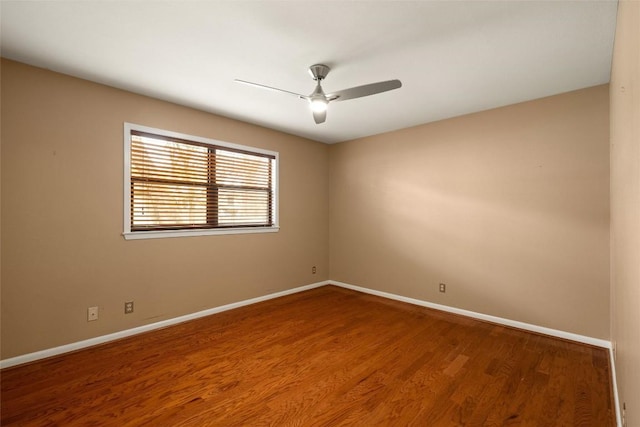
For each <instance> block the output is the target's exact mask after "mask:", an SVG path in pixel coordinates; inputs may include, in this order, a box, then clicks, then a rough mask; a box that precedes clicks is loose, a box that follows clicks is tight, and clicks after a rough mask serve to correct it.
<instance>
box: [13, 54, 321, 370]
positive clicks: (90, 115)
mask: <svg viewBox="0 0 640 427" xmlns="http://www.w3.org/2000/svg"><path fill="white" fill-rule="evenodd" d="M125 121H128V122H132V123H137V124H142V125H146V126H152V127H158V128H162V129H167V130H171V131H177V132H183V133H187V134H191V135H197V136H204V137H208V138H213V139H219V140H224V141H228V142H233V143H239V144H245V145H251V146H255V147H261V148H265V149H269V150H275V151H278V152H279V153H280V184H281V185H280V225H281V230H280V232H278V233H267V234H245V235H226V236H207V237H189V238H171V239H152V240H137V241H125V240H124V238H123V237H122V236H121V233H122V231H123V122H125ZM327 162H328V147H327V146H326V145H325V144H321V143H317V142H312V141H308V140H305V139H302V138H298V137H294V136H291V135H286V134H283V133H280V132H275V131H271V130H267V129H264V128H260V127H257V126H253V125H249V124H245V123H241V122H237V121H234V120H230V119H226V118H222V117H218V116H215V115H212V114H207V113H204V112H200V111H196V110H193V109H189V108H185V107H181V106H178V105H175V104H171V103H167V102H163V101H159V100H154V99H151V98H146V97H143V96H139V95H135V94H132V93H128V92H124V91H120V90H116V89H113V88H109V87H106V86H101V85H98V84H94V83H91V82H87V81H84V80H79V79H75V78H72V77H68V76H64V75H60V74H56V73H52V72H49V71H46V70H42V69H38V68H33V67H29V66H26V65H23V64H19V63H16V62H11V61H6V60H3V61H2V337H1V338H2V358H3V359H6V358H9V357H13V356H16V355H21V354H25V353H29V352H33V351H36V350H42V349H47V348H51V347H54V346H58V345H63V344H67V343H71V342H75V341H79V340H83V339H87V338H91V337H96V336H100V335H104V334H107V333H111V332H115V331H120V330H124V329H128V328H132V327H136V326H140V325H143V324H148V323H152V322H157V321H160V320H163V319H168V318H173V317H176V316H180V315H183V314H187V313H192V312H196V311H199V310H203V309H207V308H211V307H215V306H220V305H223V304H227V303H231V302H236V301H240V300H244V299H248V298H252V297H257V296H261V295H265V294H269V293H272V292H276V291H281V290H285V289H290V288H294V287H297V286H301V285H307V284H310V283H314V282H318V281H322V280H326V279H328V278H329V275H328V273H329V270H328V252H327V250H328V207H327V206H328V177H327V170H328V163H327ZM313 265H315V266H317V269H318V273H317V274H315V275H313V274H311V267H312V266H313ZM126 300H134V301H135V313H134V314H132V315H127V316H125V315H124V314H123V304H124V301H126ZM94 305H97V306H99V308H100V319H99V320H98V321H96V322H91V323H88V322H87V321H86V310H87V307H89V306H94Z"/></svg>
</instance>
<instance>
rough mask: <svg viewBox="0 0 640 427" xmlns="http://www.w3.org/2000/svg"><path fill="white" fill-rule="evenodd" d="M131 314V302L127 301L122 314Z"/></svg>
mask: <svg viewBox="0 0 640 427" xmlns="http://www.w3.org/2000/svg"><path fill="white" fill-rule="evenodd" d="M131 313H133V301H127V302H125V303H124V314H131Z"/></svg>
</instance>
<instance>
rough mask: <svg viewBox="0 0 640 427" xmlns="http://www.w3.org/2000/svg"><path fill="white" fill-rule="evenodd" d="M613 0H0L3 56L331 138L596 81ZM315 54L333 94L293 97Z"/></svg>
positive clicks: (606, 69) (605, 57)
mask: <svg viewBox="0 0 640 427" xmlns="http://www.w3.org/2000/svg"><path fill="white" fill-rule="evenodd" d="M616 9H617V2H615V1H586V0H582V1H413V2H405V1H340V2H339V1H84V2H82V1H60V0H58V1H6V0H3V1H2V3H1V11H0V12H1V19H2V21H1V24H2V28H1V31H2V45H1V49H2V56H4V57H7V58H10V59H14V60H17V61H21V62H25V63H27V64H32V65H36V66H39V67H44V68H48V69H51V70H54V71H58V72H61V73H65V74H70V75H72V76H77V77H81V78H84V79H88V80H92V81H96V82H99V83H104V84H107V85H110V86H114V87H117V88H122V89H126V90H129V91H132V92H137V93H140V94H144V95H149V96H152V97H155V98H160V99H164V100H167V101H172V102H176V103H179V104H183V105H187V106H191V107H195V108H198V109H201V110H205V111H209V112H212V113H216V114H220V115H223V116H227V117H232V118H236V119H240V120H243V121H247V122H250V123H256V124H259V125H262V126H266V127H269V128H273V129H277V130H280V131H283V132H287V133H292V134H295V135H300V136H303V137H307V138H310V139H313V140H316V141H322V142H327V143H334V142H339V141H345V140H349V139H353V138H357V137H362V136H367V135H373V134H378V133H382V132H386V131H390V130H395V129H400V128H405V127H410V126H415V125H419V124H423V123H427V122H431V121H435V120H440V119H444V118H448V117H454V116H459V115H462V114H466V113H471V112H475V111H481V110H486V109H489V108H494V107H498V106H502V105H508V104H513V103H516V102H522V101H526V100H531V99H536V98H541V97H544V96H548V95H553V94H558V93H562V92H567V91H571V90H575V89H580V88H584V87H589V86H594V85H598V84H603V83H607V82H609V76H610V68H611V55H612V48H613V37H614V32H615V20H616ZM314 63H325V64H327V65H329V66H331V68H332V71H331V73H330V74H329V76H328V77H327V79H326V80H325V81H324V82H323V87H324V89H325V92H327V93H328V92H335V91H337V90H340V89H345V88H348V87H351V86H358V85H362V84H366V83H372V82H376V81H380V80H389V79H400V80H401V81H402V84H403V87H402V88H400V89H398V90H394V91H391V92H386V93H383V94H378V95H374V96H369V97H366V98H360V99H354V100H349V101H345V102H334V103H332V104H331V105H330V106H329V111H328V116H327V121H326V122H325V123H323V124H320V125H316V124H315V123H314V121H313V119H312V116H311V112H310V110H309V107H308V105H307V103H306V101H303V100H300V99H296V98H295V97H293V96H287V95H286V94H282V93H277V92H274V91H268V90H261V89H258V88H255V87H250V86H246V85H241V84H238V83H234V81H233V80H234V79H236V78H237V79H243V80H249V81H253V82H257V83H261V84H265V85H268V86H275V87H278V88H282V89H286V90H289V91H292V92H296V93H302V94H310V93H311V92H312V90H313V88H314V82H313V81H312V80H311V77H310V76H309V74H308V72H307V68H308V66H310V65H312V64H314Z"/></svg>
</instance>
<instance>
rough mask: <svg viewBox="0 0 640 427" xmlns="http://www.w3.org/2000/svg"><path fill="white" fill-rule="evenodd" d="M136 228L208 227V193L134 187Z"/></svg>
mask: <svg viewBox="0 0 640 427" xmlns="http://www.w3.org/2000/svg"><path fill="white" fill-rule="evenodd" d="M132 190H133V194H134V197H133V200H132V209H131V211H132V225H133V227H136V228H138V227H145V228H149V227H154V226H156V227H157V226H176V225H191V224H206V223H207V189H206V187H190V186H179V185H168V184H154V183H133V189H132Z"/></svg>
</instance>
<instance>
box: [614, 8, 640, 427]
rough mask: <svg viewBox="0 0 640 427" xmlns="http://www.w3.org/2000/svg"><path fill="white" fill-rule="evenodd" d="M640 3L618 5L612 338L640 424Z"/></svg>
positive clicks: (631, 410) (623, 390)
mask: <svg viewBox="0 0 640 427" xmlns="http://www.w3.org/2000/svg"><path fill="white" fill-rule="evenodd" d="M638 46H640V2H637V1H633V2H632V1H621V2H620V3H619V4H618V23H617V28H616V38H615V47H614V52H613V67H612V74H611V94H610V95H611V303H612V304H611V339H612V341H613V342H614V344H615V345H616V349H617V351H616V353H617V356H616V369H617V380H618V391H619V393H620V402H621V403H623V402H626V406H627V411H626V412H627V414H626V418H627V425H628V426H629V427H631V426H639V425H640V369H639V367H640V50H639V48H638Z"/></svg>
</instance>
